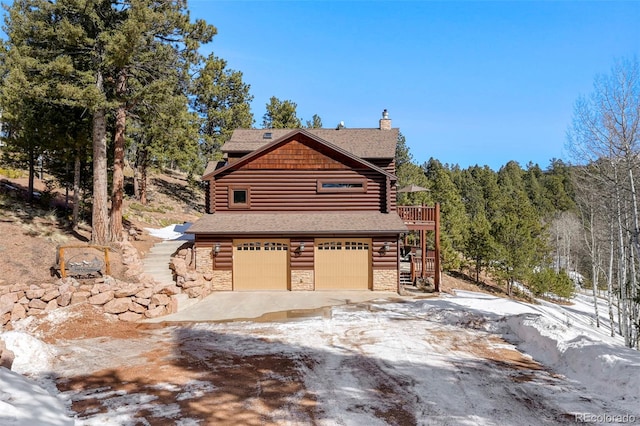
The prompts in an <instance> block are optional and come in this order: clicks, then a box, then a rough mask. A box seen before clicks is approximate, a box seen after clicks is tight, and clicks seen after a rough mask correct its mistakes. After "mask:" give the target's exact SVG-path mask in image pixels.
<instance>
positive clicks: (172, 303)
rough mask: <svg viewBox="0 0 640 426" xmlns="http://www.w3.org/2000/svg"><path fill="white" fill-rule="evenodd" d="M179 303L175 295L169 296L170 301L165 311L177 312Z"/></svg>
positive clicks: (169, 312)
mask: <svg viewBox="0 0 640 426" xmlns="http://www.w3.org/2000/svg"><path fill="white" fill-rule="evenodd" d="M179 303H180V300H179V299H178V297H177V296H175V295H174V296H171V301H170V302H169V304H168V305H167V313H168V314H175V313H176V312H178V305H179Z"/></svg>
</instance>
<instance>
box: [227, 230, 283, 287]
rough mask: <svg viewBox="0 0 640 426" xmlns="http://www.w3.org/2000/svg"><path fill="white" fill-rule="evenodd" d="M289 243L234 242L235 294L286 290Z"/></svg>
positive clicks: (278, 241)
mask: <svg viewBox="0 0 640 426" xmlns="http://www.w3.org/2000/svg"><path fill="white" fill-rule="evenodd" d="M288 259H289V240H281V239H265V240H261V239H251V240H233V289H234V290H240V291H242V290H287V289H288V287H289V285H288V284H289V268H288Z"/></svg>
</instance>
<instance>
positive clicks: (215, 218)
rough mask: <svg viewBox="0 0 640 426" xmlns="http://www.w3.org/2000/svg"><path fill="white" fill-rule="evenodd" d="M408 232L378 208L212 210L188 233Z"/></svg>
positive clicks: (390, 215)
mask: <svg viewBox="0 0 640 426" xmlns="http://www.w3.org/2000/svg"><path fill="white" fill-rule="evenodd" d="M401 232H407V227H406V226H405V224H404V222H403V221H402V219H400V216H398V215H397V214H389V213H380V212H321V213H320V212H319V213H282V212H278V213H238V212H233V214H230V213H215V214H206V215H204V216H202V217H201V218H200V219H198V221H197V222H196V223H194V224H193V225H191V227H190V228H189V229H188V230H187V233H189V234H216V235H241V234H263V235H264V234H277V235H285V234H288V235H292V234H295V235H322V234H336V233H341V234H353V235H358V234H365V235H375V234H378V235H381V234H389V233H393V234H395V233H401Z"/></svg>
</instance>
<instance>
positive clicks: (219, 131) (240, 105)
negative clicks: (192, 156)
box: [191, 55, 254, 161]
mask: <svg viewBox="0 0 640 426" xmlns="http://www.w3.org/2000/svg"><path fill="white" fill-rule="evenodd" d="M250 88H251V87H250V86H249V85H248V84H246V83H244V82H243V81H242V73H241V72H240V71H234V70H230V69H227V62H226V61H225V60H224V59H221V58H218V57H216V56H214V55H210V56H209V57H208V58H207V60H206V63H205V65H204V67H203V68H202V69H201V70H200V73H199V74H198V76H197V77H196V78H195V80H194V82H193V87H192V89H191V90H192V92H193V93H194V97H193V100H192V107H193V109H194V110H195V111H196V112H197V113H198V114H199V115H200V117H201V118H202V120H203V124H202V128H201V130H200V132H201V138H202V153H203V155H204V157H205V159H206V160H207V161H211V160H219V159H220V156H221V152H220V147H221V146H222V144H224V143H225V142H226V141H227V140H229V138H230V137H231V134H232V133H233V131H234V130H235V129H248V128H250V127H252V126H253V123H254V119H253V114H252V113H251V101H252V100H253V96H252V95H251V94H250V93H249V89H250Z"/></svg>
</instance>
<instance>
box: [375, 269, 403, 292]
mask: <svg viewBox="0 0 640 426" xmlns="http://www.w3.org/2000/svg"><path fill="white" fill-rule="evenodd" d="M373 291H396V292H397V291H398V271H397V270H396V269H374V270H373Z"/></svg>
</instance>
